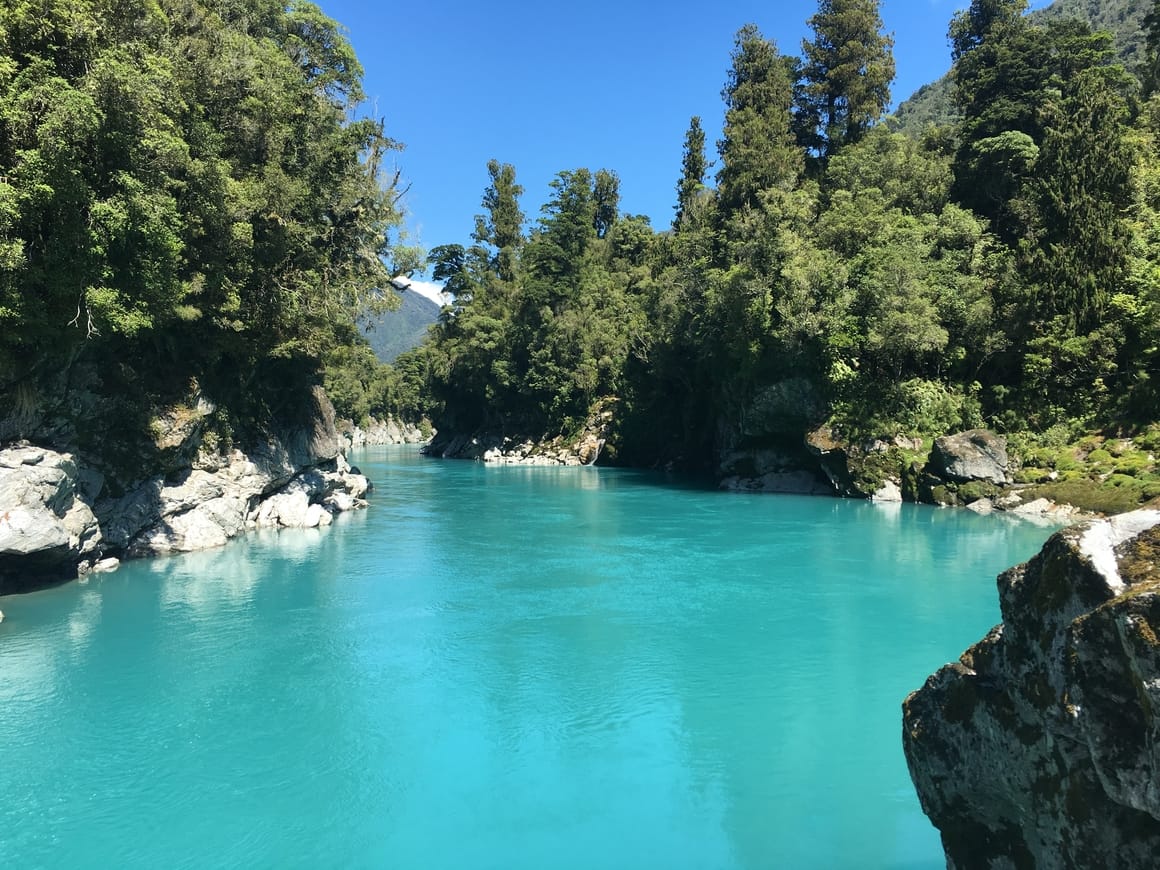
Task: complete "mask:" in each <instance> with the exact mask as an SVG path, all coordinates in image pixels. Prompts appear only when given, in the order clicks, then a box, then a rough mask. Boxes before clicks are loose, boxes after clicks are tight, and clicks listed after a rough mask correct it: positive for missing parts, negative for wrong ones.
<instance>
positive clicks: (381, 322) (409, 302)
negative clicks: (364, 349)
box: [359, 289, 440, 363]
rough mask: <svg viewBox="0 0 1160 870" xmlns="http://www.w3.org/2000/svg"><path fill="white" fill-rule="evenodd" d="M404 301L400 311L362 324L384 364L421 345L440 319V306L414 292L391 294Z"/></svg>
mask: <svg viewBox="0 0 1160 870" xmlns="http://www.w3.org/2000/svg"><path fill="white" fill-rule="evenodd" d="M390 292H393V293H397V294H398V295H399V297H400V299H401V300H402V301H401V303H400V304H399V307H398V308H396V309H395V310H394V311H388V312H386V313H385V314H379V315H369V316H366V317H362V318H360V320H359V325H360V326H361V327H362V329H363V334H364V335H365V336H366V339H367V341H368V342H370V345H371V349H372V350H373V351H374V352H375V356H377V357H378V358H379V359H380V360H381V361H383V362H388V363H389V362H394V361H395V358H396V357H397V356H398V355H399V354H401V353H404V352H406V351H408V350H410V349H411V348H413V347H416V346H418V345H419V343H420V342H422V341H423V339H424V338H425V337H426V336H427V327H429V326H430V325H431V324H432V323H434V322H435V321H436V320H438V319H439V311H440V306H439V305H437V304H436V303H435V302H433V301H432V300H431V299H429V298H427V297H426V296H424V295H421V294H420V293H418V292H415V291H412V290H409V289H408V290H394V289H393V290H391V291H390Z"/></svg>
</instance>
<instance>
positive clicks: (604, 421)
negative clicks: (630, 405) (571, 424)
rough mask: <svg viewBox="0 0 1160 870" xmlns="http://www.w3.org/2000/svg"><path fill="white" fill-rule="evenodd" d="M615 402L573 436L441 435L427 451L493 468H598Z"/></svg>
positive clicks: (597, 409)
mask: <svg viewBox="0 0 1160 870" xmlns="http://www.w3.org/2000/svg"><path fill="white" fill-rule="evenodd" d="M612 404H613V403H612V401H611V400H606V402H604V403H600V404H598V405H597V406H596V407H595V408H594V409H593V411H592V412H591V413H590V414H589V416H588V419H587V420H586V421H585V422H584V425H583V426H582V427H581V428H580V430H579V431H578V432H576V433H573V434H571V435H558V436H555V437H544V438H538V439H537V438H528V437H523V436H511V435H505V434H503V433H499V432H487V431H484V432H475V433H471V434H454V433H443V432H439V433H437V434H436V435H435V437H434V438H432V439H431V443H430V444H428V445H427V446H426V447H425V448H424V449H423V453H424V454H425V455H427V456H431V457H436V458H439V459H473V460H476V461H479V462H486V463H490V464H493V465H595V464H596V461H597V460H598V459H599V458H600V455H601V452H602V451H603V450H604V447H605V445H606V444H607V443H608V437H609V432H610V429H611V426H612V423H613V414H614V412H613V410H612Z"/></svg>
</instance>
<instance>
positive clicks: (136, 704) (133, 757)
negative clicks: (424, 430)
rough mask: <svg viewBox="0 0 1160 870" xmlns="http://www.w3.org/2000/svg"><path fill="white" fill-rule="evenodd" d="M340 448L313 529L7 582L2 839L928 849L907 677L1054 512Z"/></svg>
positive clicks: (262, 850) (228, 847)
mask: <svg viewBox="0 0 1160 870" xmlns="http://www.w3.org/2000/svg"><path fill="white" fill-rule="evenodd" d="M356 461H358V462H359V463H360V464H361V465H362V467H363V470H364V471H366V472H367V473H368V474H369V475H370V476H371V477H372V478H373V480H374V481H375V484H376V487H377V489H376V491H375V493H374V495H373V501H372V506H371V508H370V510H368V511H365V512H360V513H358V514H353V515H348V516H345V517H341V518H340V519H339V521H338V522H337V523H336V524H335V525H334V526H332V527H331V528H329V529H325V530H321V531H307V532H302V531H285V532H281V533H264V534H255V535H250V536H248V537H246V538H244V539H242V540H240V541H237V542H235V543H233V544H231V545H230V546H228V547H226V548H224V549H221V550H218V551H214V552H209V553H201V554H194V555H191V556H187V557H178V558H170V559H160V560H155V561H150V562H138V563H132V564H129V565H126V566H124V567H123V568H122V569H121V570H120V571H118V572H116V573H115V574H112V575H108V576H105V577H102V578H94V579H93V580H90V581H89V582H88V583H86V584H79V583H73V584H70V585H67V586H63V587H60V588H57V589H52V590H47V591H44V592H38V593H34V594H30V595H23V596H12V597H8V598H4V599H0V607H2V608H3V610H4V611H5V613H6V614H7V616H8V619H7V621H6V622H4V623H3V625H0V866H5V867H70V868H71V867H75V868H85V867H93V868H106V867H124V868H131V867H140V868H147V867H150V868H151V867H207V866H223V867H224V866H269V867H275V866H276V867H331V866H352V867H391V868H469V867H471V868H474V867H481V868H483V867H486V868H492V867H494V868H545V867H552V868H591V867H608V868H620V867H623V868H652V867H656V868H702V867H703V868H734V867H737V868H768V867H827V868H833V867H857V868H874V867H898V868H902V867H905V868H920V867H930V868H936V867H942V866H944V862H943V859H942V852H941V849H940V847H939V843H938V837H937V834H936V833H935V831H934V830H933V828H931V827H930V825H929V823H928V822H927V821H926V819H925V817H924V816H923V815H922V812H921V810H920V809H919V806H918V801H917V799H916V798H915V796H914V793H913V790H912V788H911V785H910V781H909V778H908V776H907V773H906V765H905V761H904V760H903V756H902V750H901V716H900V709H899V705H900V703H901V701H902V699H903V698H904V697H905V695H906V693H907V692H909V691H910V690H912V689H914V688H917V687H918V686H919V685H921V683H922V681H923V680H924V679H925V677H926V676H927V674H928V673H930V672H931V671H933V670H934V669H935V668H937V667H938V666H939V665H941V664H942V663H943V662H945V661H948V660H951V659H953V658H955V657H957V655H958V654H959V652H960V651H961V650H962V649H963V648H964V647H966V646H967V645H969V644H970V643H972V642H974V641H975V640H977V639H978V638H979V637H981V636H982V635H983V634H984V633H985V632H986V630H987V629H988V628H989V627H990V626H991V625H992V624H993V623H994V622H995V621H997V619H998V606H997V602H996V595H995V586H994V576H995V574H996V573H997V572H998V571H999V570H1001V569H1002V568H1003V567H1005V566H1007V565H1009V564H1011V563H1013V562H1016V561H1019V560H1022V559H1025V558H1027V557H1028V556H1030V555H1031V554H1032V553H1033V552H1034V551H1035V550H1036V549H1037V548H1038V547H1039V545H1040V544H1041V543H1042V541H1043V540H1044V539H1045V538H1046V536H1047V534H1048V532H1047V531H1045V530H1043V529H1037V528H1035V527H1033V526H1030V525H1025V524H1019V523H1017V522H1014V521H1010V520H1007V519H1004V518H982V517H977V516H975V515H973V514H971V513H969V512H966V511H953V510H937V509H932V508H926V507H916V506H910V505H906V506H898V505H895V506H875V505H871V504H868V503H863V502H851V501H840V500H832V499H826V498H809V497H794V496H750V495H738V494H726V493H717V492H713V491H706V490H703V489H699V488H697V487H694V486H691V485H688V484H685V485H682V484H681V483H680V482H679V480H677V479H671V478H666V477H663V476H659V475H655V474H649V473H643V472H631V471H615V470H607V469H596V468H572V469H552V468H486V467H483V466H481V465H478V464H473V463H464V462H440V461H434V460H425V459H421V458H419V457H418V456H415V455H414V452H413V449H409V448H394V449H379V450H368V451H367V452H365V453H363V454H360V455H359V456H357V457H356Z"/></svg>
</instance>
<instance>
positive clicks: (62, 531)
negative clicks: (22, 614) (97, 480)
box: [0, 444, 101, 574]
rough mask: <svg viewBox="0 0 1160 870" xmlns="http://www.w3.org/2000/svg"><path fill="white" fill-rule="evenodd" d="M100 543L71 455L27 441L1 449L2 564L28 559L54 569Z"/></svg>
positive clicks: (37, 565)
mask: <svg viewBox="0 0 1160 870" xmlns="http://www.w3.org/2000/svg"><path fill="white" fill-rule="evenodd" d="M100 546H101V530H100V527H99V525H98V523H97V519H96V517H95V516H94V514H93V511H92V507H91V506H90V504H89V499H88V498H86V495H85V493H84V491H83V484H82V483H81V478H80V475H79V472H78V469H77V465H76V462H75V461H74V459H73V457H72V456H71V455H69V454H66V453H57V452H55V451H52V450H45V449H43V448H40V447H34V446H32V445H28V444H20V445H16V446H13V447H9V448H7V449H4V450H0V570H3V567H4V566H5V565H15V564H19V563H21V562H28V563H32V564H34V565H35V568H36V570H38V571H41V572H45V573H49V574H52V573H56V572H57V571H59V570H62V566H67V565H69V564H76V563H77V562H79V561H81V560H83V559H85V558H87V557H88V556H90V555H91V554H93V553H95V552H97V550H98V548H99V547H100Z"/></svg>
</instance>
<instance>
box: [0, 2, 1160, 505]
mask: <svg viewBox="0 0 1160 870" xmlns="http://www.w3.org/2000/svg"><path fill="white" fill-rule="evenodd" d="M1025 7H1026V4H1025V3H1024V2H1022V0H976V2H974V3H972V4H971V5H970V6H969V8H967V9H965V10H964V11H963V12H961V13H959V14H958V15H956V16H955V19H954V21H953V22H952V24H951V36H952V41H953V46H954V54H955V58H956V67H955V71H954V95H955V100H956V102H957V105H958V107H959V110H960V116H959V117H960V119H961V120H960V122H959V123H958V124H957V126H956V127H954V128H949V127H943V128H942V129H933V128H932V129H931V130H929V131H927V134H926V135H924V136H923V137H922V138H921V139H917V138H911V137H907V136H904V135H902V134H899V133H897V132H892V131H891V130H890V129H889V127H888V126H887V125H885V124H881V123H877V121H878V120H879V119H880V115H881V112H882V107H883V106H884V105H885V100H886V96H885V94H886V90H885V89H886V87H887V86H888V84H889V78H890V76H889V72H890V67H891V62H890V58H889V49H890V40H889V38H887V37H885V36H883V35H882V34H881V32H880V30H881V27H880V21H879V20H878V17H877V9H878V4H877V3H874V2H869V0H832V2H829V0H827V2H823V3H821V4H820V5H819V9H818V14H817V15H816V16H815V17H814V18H813V19H812V20H811V25H812V27H813V30H814V39H813V40H812V41H811V42H808V43H807V44H806V46H805V52H806V57H805V58H804V59H803V60H802V61H800V62H799V61H798V59H796V58H787V57H784V56H782V55H780V54H779V53H778V51H777V48H776V47H775V46H774V45H773V43H771V42H769V41H768V40H766V39H764V38H763V37H762V36H761V34H760V32H759V31H758V30H757V28H756V27H754V26H753V25H748V26H746V27H744V28H742V30H741V31H739V32H738V34H737V36H736V40H735V43H734V47H733V51H732V54H731V58H730V60H731V65H730V69H729V72H728V77H727V80H726V83H725V87H724V90H723V92H722V96H723V99H724V101H725V126H724V133H723V137H722V139H721V141H720V142H719V143H718V147H719V153H720V168H719V171H718V173H717V177H716V187H715V189H714V188H712V187H710V186H709V184H708V183H707V180H706V170H707V166H706V162H705V156H704V133H703V131H702V130H701V127H700V122H699V119H696V118H694V119H693V121H692V123H691V125H690V127H689V130H688V132H687V134H686V137H685V143H684V144H685V147H684V153H683V160H682V166H681V167H680V174H679V176H678V181H677V203H676V213H677V217H676V220H675V221H674V224H673V232H671V233H666V234H662V235H657V234H655V233H653V231H652V229H651V228H650V227H649V226H648V225H647V222H645V221H643V220H642V219H638V218H632V217H629V216H625V215H620V214H618V212H617V209H618V202H617V198H618V197H617V194H618V179H617V178H616V176H615V175H614V174H613V173H611V172H607V171H600V172H596V173H593V172H591V171H589V170H587V169H576V170H570V171H565V172H561V173H560V174H559V175H558V176H557V178H556V179H555V180H554V181H553V183H552V186H551V191H550V196H549V199H548V202H547V203H546V204H545V205H544V206H543V208H542V210H541V217H540V220H539V222H538V223H537V224H536V226H535V227H534V228H533V229H532V230H531V232H530V234H529V235H528V237H527V238H526V239H524V238H523V237H521V236H519V235H518V234H516V233H514V232H513V233H509V235H508V238H509V239H510V240H509V241H507V242H501V241H500V240H499V239H498V236H497V235H496V231H495V229H494V228H495V227H497V226H498V225H499V224H498V223H497V220H496V215H498V214H499V213H500V212H501V211H503V212H505V213H509V214H519V211H518V206H517V205H515V202H514V196H513V193H512V192H513V191H515V190H517V189H518V186H515V184H514V170H511V171H510V172H509V171H507V169H510V167H508V168H507V169H504V170H503V171H501V167H500V166H499V165H498V164H495V163H494V162H493V164H491V165H489V176H490V178H491V182H492V185H491V187H489V188H488V193H487V194H485V198H484V203H485V207H486V208H488V210H489V215H490V217H488V216H485V217H483V218H481V219H480V222H479V223H478V224H477V233H476V238H475V240H476V242H477V245H476V247H473V248H468V249H464V248H461V247H457V246H445V247H443V248H438V249H436V251H435V252H433V259H432V263H433V265H435V268H436V270H437V274H438V275H439V276H440V278H441V280H446V281H448V282H450V283H451V284H452V285H453V286H454V287H455V288H456V294H457V297H458V298H459V300H460V302H459V304H458V305H457V306H456V307H455V308H454V309H453V310H452V311H451V312H450V313H449V314H448V315H447V316H446V317H445V318H444V320H443V322H442V323H441V324H440V326H439V328H438V329H437V330H436V331H435V333H434V336H433V339H432V340H431V341H430V342H429V343H428V345H426V346H425V347H424V348H422V349H421V350H420V351H416V352H415V355H414V356H413V357H411V359H415V360H420V359H421V360H422V361H423V362H422V365H421V366H420V365H418V364H417V363H416V365H415V366H414V371H415V372H416V375H417V376H418V377H420V378H421V380H420V381H419V383H420V387H419V389H420V391H426V392H423V395H426V396H427V397H429V399H430V400H431V402H432V403H433V406H434V407H435V408H436V413H437V415H438V418H437V420H436V423H437V425H438V426H439V427H440V428H446V429H450V430H452V431H468V430H472V429H475V428H491V429H493V430H497V431H503V432H506V433H509V434H520V435H524V436H531V437H537V438H538V437H541V436H543V435H545V434H552V433H554V432H562V431H566V430H569V429H570V427H572V426H574V425H575V424H576V422H577V421H580V420H583V419H585V418H586V416H587V415H588V413H589V409H590V408H591V407H593V406H594V404H595V403H596V402H598V401H599V400H600V399H601V398H602V397H606V396H610V395H615V396H617V397H618V399H619V401H618V402H617V403H616V409H617V410H616V415H617V419H616V439H617V444H616V455H617V456H618V457H619V458H620V459H621V460H622V461H627V462H649V463H652V462H668V461H684V462H686V463H690V464H692V463H694V462H696V461H697V459H698V458H702V459H708V458H709V457H711V456H712V455H713V453H714V452H715V451H716V452H718V453H719V452H722V451H724V450H726V449H733V448H735V447H738V446H745V445H747V444H748V445H750V446H767V445H768V444H769V443H772V442H773V441H776V440H777V439H783V440H784V439H789V440H790V441H794V440H796V439H797V438H798V437H800V436H802V435H804V434H805V430H806V429H808V428H811V427H816V426H818V425H820V424H822V423H826V422H828V423H829V425H830V427H831V430H832V431H835V432H837V433H839V435H840V437H842V438H844V439H847V440H848V441H851V442H852V443H855V444H859V443H862V442H863V441H866V440H869V441H874V440H876V439H886V440H889V439H891V438H893V437H894V436H898V435H909V436H914V435H921V436H923V437H924V438H930V437H933V436H937V435H941V434H944V433H946V432H950V431H955V430H962V429H967V428H972V427H976V426H981V425H987V426H991V427H994V428H997V429H1000V430H1005V431H1007V432H1009V433H1013V434H1012V443H1013V445H1017V446H1019V448H1020V451H1021V454H1022V455H1023V456H1024V458H1025V463H1026V464H1025V467H1024V469H1023V470H1022V471H1021V472H1020V474H1022V475H1023V476H1024V478H1025V479H1026V480H1029V481H1035V482H1042V481H1043V480H1044V479H1051V477H1052V475H1055V482H1056V483H1061V482H1063V483H1070V482H1072V481H1074V480H1078V479H1079V478H1082V477H1085V476H1086V475H1089V474H1092V473H1095V474H1097V475H1104V476H1106V478H1107V480H1106V481H1103V482H1099V481H1097V483H1100V485H1105V484H1106V486H1107V487H1108V488H1111V489H1117V490H1127V489H1131V488H1132V487H1133V486H1135V484H1132V483H1129V481H1137V482H1139V483H1140V485H1141V486H1144V485H1148V486H1151V485H1152V483H1153V481H1152V479H1151V477H1150V476H1151V474H1152V471H1151V468H1152V465H1151V460H1150V459H1148V458H1147V455H1146V454H1144V453H1141V452H1140V451H1139V450H1136V449H1134V448H1131V449H1130V448H1127V447H1125V448H1123V449H1120V450H1119V452H1115V451H1113V450H1110V449H1108V450H1107V451H1106V452H1107V456H1104V455H1103V453H1102V452H1101V451H1102V450H1103V449H1104V448H1100V447H1098V446H1097V447H1091V448H1090V449H1087V450H1085V451H1083V452H1082V453H1081V452H1077V448H1075V447H1074V444H1075V441H1076V439H1077V438H1079V437H1080V434H1081V433H1082V432H1083V431H1090V430H1095V429H1101V428H1103V429H1111V428H1115V427H1120V428H1125V429H1135V430H1138V429H1141V428H1142V427H1143V426H1146V425H1147V424H1149V423H1151V422H1152V421H1154V420H1155V419H1157V417H1160V350H1158V348H1160V151H1158V150H1157V142H1158V141H1160V139H1158V134H1160V98H1157V99H1156V100H1153V101H1151V102H1148V103H1145V104H1143V105H1142V106H1138V104H1137V102H1136V96H1135V94H1134V92H1133V87H1132V85H1131V82H1130V79H1129V77H1127V76H1126V74H1125V72H1124V70H1123V69H1122V68H1121V67H1120V66H1118V65H1117V64H1116V63H1115V62H1114V57H1113V51H1112V48H1113V47H1112V44H1111V42H1110V40H1109V38H1108V37H1107V36H1106V35H1101V34H1099V33H1092V32H1091V30H1090V29H1089V28H1088V27H1087V26H1086V25H1084V24H1082V23H1075V22H1069V21H1066V20H1049V21H1048V20H1045V19H1042V18H1038V17H1035V16H1024V15H1023V12H1024V10H1025ZM795 91H796V100H795ZM1136 108H1139V109H1140V111H1139V112H1138V113H1137V114H1133V113H1134V112H1135V111H1136ZM807 168H808V169H809V170H810V171H808V172H807V171H806V169H807ZM501 189H502V190H506V191H508V193H506V194H503V195H501V194H500V191H501ZM2 195H3V191H2V189H0V197H2ZM501 202H502V203H506V205H502V206H501ZM4 214H5V212H4V210H3V199H2V198H0V220H3V219H4V218H3V215H4ZM509 223H510V222H509ZM501 249H508V250H511V251H512V254H513V255H512V257H510V258H509V259H508V260H507V263H508V265H506V266H505V265H502V264H501V263H500V262H499V260H498V258H497V256H496V252H497V251H499V250H501ZM4 255H5V256H13V257H18V256H19V252H18V251H11V252H9V253H8V254H4ZM786 384H793V385H794V391H793V393H794V395H795V396H798V397H799V399H800V401H797V402H796V403H795V402H785V403H783V405H781V406H778V407H779V410H778V412H777V413H776V414H771V413H770V411H769V408H770V397H771V396H773V395H774V394H777V395H781V394H782V392H785V389H784V388H785V385H786ZM1021 439H1022V441H1021ZM1156 441H1157V442H1158V443H1160V438H1157V439H1156ZM888 452H889V451H888ZM1093 456H1094V457H1095V458H1094V459H1093V458H1092V457H1093ZM884 462H886V465H885V466H882V467H879V466H878V465H877V464H876V462H875V461H867V462H865V463H863V465H864V471H865V474H864V480H863V483H865V484H866V485H867V486H869V485H870V484H871V483H874V482H875V481H877V482H879V483H880V482H881V478H882V475H884V474H889V475H892V476H901V477H902V478H903V481H904V483H906V485H907V486H908V487H909V488H910V490H911V491H914V490H915V489H916V488H917V487H918V485H919V481H918V479H917V477H916V475H915V474H914V473H913V472H912V469H911V465H912V464H913V463H912V462H910V461H909V459H908V458H907V457H901V458H899V457H897V456H893V455H892V456H891V457H890V458H889V460H884ZM887 466H889V467H887ZM1137 488H1138V487H1137ZM983 494H984V493H983V492H982V490H980V491H978V492H975V491H971V490H969V489H968V490H967V491H959V492H955V491H954V490H953V488H951V489H947V490H946V491H945V492H943V493H941V495H942V496H944V497H945V498H947V499H948V500H960V501H961V500H968V499H974V498H977V497H981V496H982V495H983ZM1118 497H1122V494H1121V496H1118Z"/></svg>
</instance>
